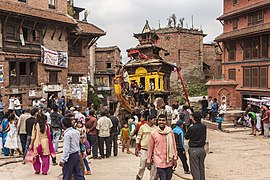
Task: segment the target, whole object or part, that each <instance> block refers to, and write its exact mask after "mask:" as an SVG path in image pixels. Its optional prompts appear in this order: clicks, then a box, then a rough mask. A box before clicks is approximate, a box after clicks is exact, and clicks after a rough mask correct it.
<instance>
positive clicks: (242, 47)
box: [238, 40, 244, 50]
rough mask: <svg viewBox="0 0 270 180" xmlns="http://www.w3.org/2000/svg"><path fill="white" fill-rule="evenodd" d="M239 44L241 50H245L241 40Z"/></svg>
mask: <svg viewBox="0 0 270 180" xmlns="http://www.w3.org/2000/svg"><path fill="white" fill-rule="evenodd" d="M238 42H239V45H240V47H241V49H242V50H244V45H243V44H242V40H239V41H238Z"/></svg>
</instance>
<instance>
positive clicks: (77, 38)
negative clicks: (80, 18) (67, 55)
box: [69, 35, 81, 48]
mask: <svg viewBox="0 0 270 180" xmlns="http://www.w3.org/2000/svg"><path fill="white" fill-rule="evenodd" d="M80 37H81V35H79V36H77V37H76V39H75V40H74V41H73V43H72V45H71V46H70V47H69V48H71V47H73V46H74V45H75V43H76V42H77V41H78V40H79V38H80Z"/></svg>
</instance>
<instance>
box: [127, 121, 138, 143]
mask: <svg viewBox="0 0 270 180" xmlns="http://www.w3.org/2000/svg"><path fill="white" fill-rule="evenodd" d="M128 125H129V131H130V143H131V147H135V142H136V135H135V130H136V126H135V124H134V122H133V119H129V120H128Z"/></svg>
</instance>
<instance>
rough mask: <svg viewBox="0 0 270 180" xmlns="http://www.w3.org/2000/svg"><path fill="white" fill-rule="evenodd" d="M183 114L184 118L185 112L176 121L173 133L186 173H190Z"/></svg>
mask: <svg viewBox="0 0 270 180" xmlns="http://www.w3.org/2000/svg"><path fill="white" fill-rule="evenodd" d="M181 116H182V118H183V116H184V115H183V114H181V115H180V120H179V121H177V122H176V127H175V128H174V129H173V133H174V137H175V142H176V148H177V154H178V157H179V158H180V159H181V161H182V164H183V168H184V171H185V174H190V171H189V167H188V164H187V156H186V151H185V144H184V131H183V129H182V127H183V124H184V121H183V120H181Z"/></svg>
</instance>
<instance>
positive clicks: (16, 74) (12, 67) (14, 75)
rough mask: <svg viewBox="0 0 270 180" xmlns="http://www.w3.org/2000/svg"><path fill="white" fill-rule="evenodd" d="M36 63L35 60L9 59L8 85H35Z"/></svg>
mask: <svg viewBox="0 0 270 180" xmlns="http://www.w3.org/2000/svg"><path fill="white" fill-rule="evenodd" d="M36 67H37V63H36V62H35V61H29V60H22V61H10V63H9V78H10V79H9V84H10V86H14V85H16V86H29V85H36V80H37V73H36Z"/></svg>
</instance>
